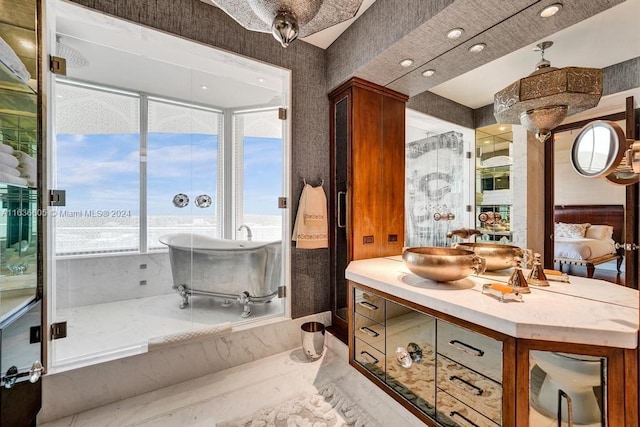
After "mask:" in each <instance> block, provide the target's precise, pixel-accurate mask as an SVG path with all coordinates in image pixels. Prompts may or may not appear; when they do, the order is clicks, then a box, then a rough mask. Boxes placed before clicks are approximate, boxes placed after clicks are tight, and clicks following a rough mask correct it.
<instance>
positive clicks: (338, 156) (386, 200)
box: [329, 78, 408, 339]
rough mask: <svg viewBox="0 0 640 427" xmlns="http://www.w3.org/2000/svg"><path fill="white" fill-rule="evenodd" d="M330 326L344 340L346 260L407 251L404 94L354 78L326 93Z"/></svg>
mask: <svg viewBox="0 0 640 427" xmlns="http://www.w3.org/2000/svg"><path fill="white" fill-rule="evenodd" d="M329 98H330V105H331V186H330V196H329V211H330V215H329V216H330V223H329V228H330V248H331V265H332V271H331V277H332V279H331V280H332V281H331V290H332V293H331V300H332V314H333V316H332V317H333V321H332V324H333V326H334V328H336V329H338V331H337V332H338V334H337V335H338V336H340V332H342V337H343V338H344V339H346V330H347V323H346V321H347V281H346V279H345V278H344V271H345V269H346V267H347V264H348V263H349V261H351V260H354V259H364V258H374V257H380V256H387V255H398V254H400V253H401V252H402V247H403V245H404V146H405V104H406V101H407V99H408V98H407V96H405V95H403V94H400V93H398V92H394V91H391V90H389V89H386V88H384V87H382V86H378V85H375V84H373V83H370V82H367V81H365V80H362V79H358V78H353V79H351V80H349V81H348V82H346V83H345V84H343V85H342V86H340V87H338V88H336V89H335V90H334V91H332V92H331V93H330V94H329Z"/></svg>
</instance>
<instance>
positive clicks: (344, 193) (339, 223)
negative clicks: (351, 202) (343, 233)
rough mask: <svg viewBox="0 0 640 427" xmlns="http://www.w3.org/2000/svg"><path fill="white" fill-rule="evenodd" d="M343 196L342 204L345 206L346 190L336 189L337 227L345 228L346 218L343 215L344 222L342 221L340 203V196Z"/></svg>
mask: <svg viewBox="0 0 640 427" xmlns="http://www.w3.org/2000/svg"><path fill="white" fill-rule="evenodd" d="M341 197H342V198H344V206H345V208H346V206H347V192H346V191H338V228H347V218H346V215H345V218H344V222H342V203H340V202H341V200H340V198H341Z"/></svg>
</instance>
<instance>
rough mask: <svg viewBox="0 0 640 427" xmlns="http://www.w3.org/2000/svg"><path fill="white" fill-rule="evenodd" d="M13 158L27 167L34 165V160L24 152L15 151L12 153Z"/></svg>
mask: <svg viewBox="0 0 640 427" xmlns="http://www.w3.org/2000/svg"><path fill="white" fill-rule="evenodd" d="M13 156H14V157H15V158H16V159H18V160H19V161H20V163H24V164H27V165H35V164H36V159H34V158H33V157H31V156H30V155H28V154H27V153H25V152H24V151H20V150H15V151H14V152H13Z"/></svg>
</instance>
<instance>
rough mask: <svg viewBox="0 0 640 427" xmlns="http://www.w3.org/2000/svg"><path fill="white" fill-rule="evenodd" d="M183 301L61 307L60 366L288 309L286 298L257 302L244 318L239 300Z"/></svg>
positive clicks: (56, 353) (56, 347) (164, 298)
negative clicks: (63, 325) (184, 304)
mask: <svg viewBox="0 0 640 427" xmlns="http://www.w3.org/2000/svg"><path fill="white" fill-rule="evenodd" d="M180 300H181V299H180V297H179V296H178V295H176V294H169V295H160V296H155V297H148V298H137V299H132V300H126V301H117V302H110V303H104V304H93V305H85V306H80V307H72V308H65V309H58V310H57V312H56V321H57V322H60V321H66V322H67V337H66V338H63V339H59V340H55V341H52V344H53V345H51V346H50V351H53V357H54V360H55V365H56V366H57V367H64V366H66V365H71V366H75V365H78V364H80V365H82V364H83V362H95V361H96V360H101V361H104V360H106V359H109V358H115V357H122V356H125V355H131V354H138V353H143V352H146V351H147V347H146V346H147V342H148V340H149V339H150V338H155V337H160V336H164V335H168V334H174V333H177V332H183V331H187V330H193V329H198V328H202V327H206V326H211V325H216V324H219V323H223V322H231V323H233V324H234V325H241V324H246V323H250V322H255V321H259V320H263V319H265V318H269V317H274V316H281V315H282V314H283V313H284V309H285V307H284V300H281V299H278V298H274V299H273V300H272V301H271V302H270V303H268V304H255V305H252V307H251V312H252V314H251V316H250V317H249V318H247V319H243V318H242V317H240V315H241V314H242V311H243V306H242V305H241V304H238V303H237V302H234V303H233V304H232V305H231V306H229V307H223V306H222V300H220V299H215V298H208V297H198V296H196V297H193V298H192V299H191V307H189V308H185V309H180V308H179V303H180ZM110 356H112V357H110Z"/></svg>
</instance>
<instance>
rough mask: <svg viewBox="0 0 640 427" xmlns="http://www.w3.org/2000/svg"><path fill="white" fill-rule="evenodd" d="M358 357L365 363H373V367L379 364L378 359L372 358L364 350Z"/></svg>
mask: <svg viewBox="0 0 640 427" xmlns="http://www.w3.org/2000/svg"><path fill="white" fill-rule="evenodd" d="M360 356H362V358H363V359H364V360H365V362H369V363H373V364H374V365H377V364H378V362H380V361H379V360H378V359H376V358H375V357H373V355H372V354H371V353H369V352H368V351H366V350H362V351H361V352H360ZM367 359H369V360H367Z"/></svg>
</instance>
